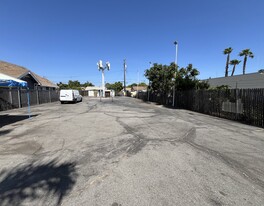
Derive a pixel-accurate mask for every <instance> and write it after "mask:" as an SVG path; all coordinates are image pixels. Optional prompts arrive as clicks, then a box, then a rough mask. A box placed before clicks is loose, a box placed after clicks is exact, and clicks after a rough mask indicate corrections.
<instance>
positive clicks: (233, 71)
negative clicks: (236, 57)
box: [231, 65, 236, 76]
mask: <svg viewBox="0 0 264 206" xmlns="http://www.w3.org/2000/svg"><path fill="white" fill-rule="evenodd" d="M235 69H236V65H234V67H233V70H232V74H231V76H233V75H234V73H235Z"/></svg>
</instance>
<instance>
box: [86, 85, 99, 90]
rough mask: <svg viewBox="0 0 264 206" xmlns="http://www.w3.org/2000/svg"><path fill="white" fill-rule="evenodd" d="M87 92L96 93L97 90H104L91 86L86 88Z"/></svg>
mask: <svg viewBox="0 0 264 206" xmlns="http://www.w3.org/2000/svg"><path fill="white" fill-rule="evenodd" d="M85 90H88V91H95V90H103V88H102V87H96V86H89V87H86V88H85Z"/></svg>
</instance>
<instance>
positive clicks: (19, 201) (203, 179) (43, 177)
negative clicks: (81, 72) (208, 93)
mask: <svg viewBox="0 0 264 206" xmlns="http://www.w3.org/2000/svg"><path fill="white" fill-rule="evenodd" d="M31 115H32V117H31V118H30V119H28V116H27V109H26V108H21V109H15V110H9V111H4V112H0V205H91V206H93V205H94V206H96V205H98V206H101V205H103V206H104V205H106V206H126V205H128V206H130V205H133V206H134V205H135V206H141V205H142V206H143V205H155V206H159V205H164V206H170V205H171V206H174V205H203V206H206V205H215V206H220V205H264V130H263V129H261V128H257V127H251V126H248V125H244V124H240V123H236V122H233V121H228V120H224V119H219V118H215V117H211V116H207V115H203V114H199V113H195V112H191V111H187V110H176V109H169V108H165V107H163V106H160V105H155V104H150V103H145V102H142V101H141V100H138V99H134V98H128V97H116V98H114V99H113V101H112V99H110V98H106V99H102V100H101V101H100V99H97V98H84V99H83V102H81V103H77V104H62V105H61V104H60V103H58V102H56V103H49V104H43V105H37V106H33V107H32V108H31Z"/></svg>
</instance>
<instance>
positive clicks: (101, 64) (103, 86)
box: [97, 60, 110, 97]
mask: <svg viewBox="0 0 264 206" xmlns="http://www.w3.org/2000/svg"><path fill="white" fill-rule="evenodd" d="M97 68H98V70H99V71H100V70H101V71H102V90H103V94H101V95H100V96H102V97H105V81H104V70H105V69H107V70H108V71H109V70H110V62H106V63H105V66H104V65H103V62H102V60H99V62H98V63H97Z"/></svg>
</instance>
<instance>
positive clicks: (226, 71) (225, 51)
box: [223, 47, 233, 77]
mask: <svg viewBox="0 0 264 206" xmlns="http://www.w3.org/2000/svg"><path fill="white" fill-rule="evenodd" d="M232 51H233V49H232V48H231V47H228V48H226V49H225V50H224V51H223V53H224V55H227V58H226V67H225V77H227V76H228V64H229V58H230V54H231V52H232Z"/></svg>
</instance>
